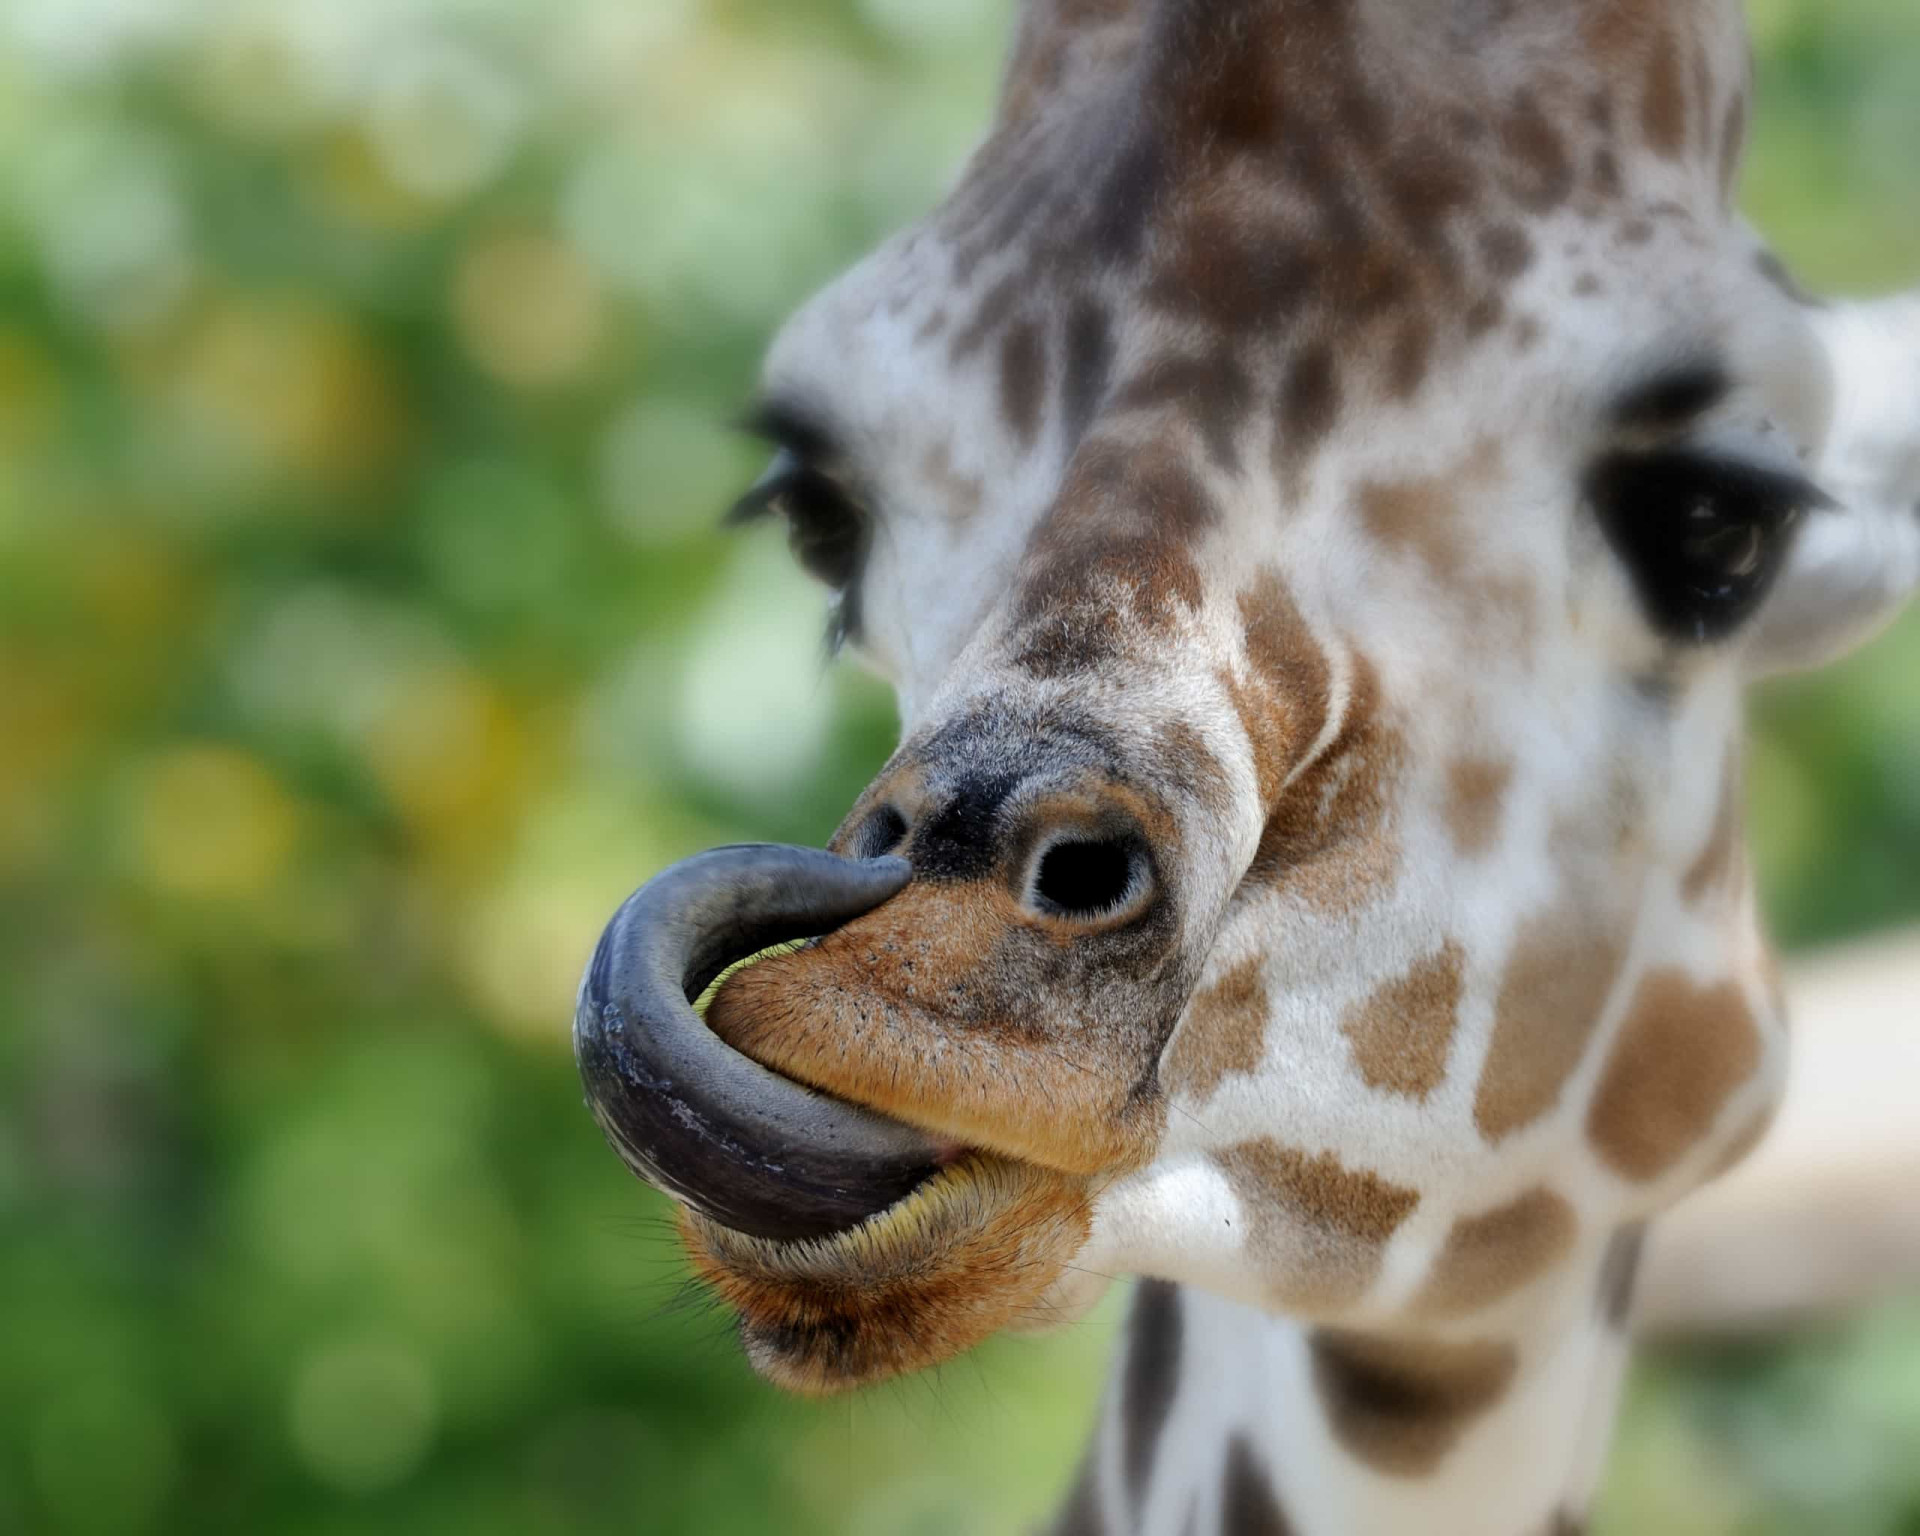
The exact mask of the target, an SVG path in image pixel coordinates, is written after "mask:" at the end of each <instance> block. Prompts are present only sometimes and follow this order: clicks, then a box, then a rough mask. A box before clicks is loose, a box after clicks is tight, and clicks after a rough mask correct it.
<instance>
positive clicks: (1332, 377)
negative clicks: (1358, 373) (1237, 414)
mask: <svg viewBox="0 0 1920 1536" xmlns="http://www.w3.org/2000/svg"><path fill="white" fill-rule="evenodd" d="M1339 416H1340V377H1339V374H1338V372H1337V371H1336V368H1335V364H1334V360H1333V349H1332V348H1331V347H1329V346H1328V345H1327V344H1326V343H1325V342H1318V341H1316V342H1312V343H1310V344H1308V345H1307V346H1305V347H1303V348H1301V350H1300V351H1299V352H1297V353H1296V354H1295V355H1294V357H1293V359H1292V361H1291V362H1290V363H1289V364H1288V365H1287V373H1286V377H1285V379H1284V380H1283V381H1282V382H1281V385H1280V428H1279V436H1278V439H1277V441H1276V444H1275V452H1276V454H1277V455H1278V457H1279V459H1280V461H1281V463H1282V464H1283V465H1285V466H1286V467H1287V468H1288V469H1289V471H1290V472H1297V471H1298V470H1299V468H1300V466H1301V465H1302V464H1304V463H1305V461H1306V459H1307V457H1308V456H1309V455H1310V454H1311V453H1312V452H1313V450H1314V449H1315V448H1316V447H1318V446H1319V443H1320V440H1321V439H1322V438H1323V437H1325V436H1326V435H1327V433H1328V432H1329V431H1331V430H1332V428H1333V424H1334V422H1335V421H1337V420H1338V419H1339Z"/></svg>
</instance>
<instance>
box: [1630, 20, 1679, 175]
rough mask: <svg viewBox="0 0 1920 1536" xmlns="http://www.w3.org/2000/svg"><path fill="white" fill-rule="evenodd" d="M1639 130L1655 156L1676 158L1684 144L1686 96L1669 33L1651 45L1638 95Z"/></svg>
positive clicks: (1676, 47)
mask: <svg viewBox="0 0 1920 1536" xmlns="http://www.w3.org/2000/svg"><path fill="white" fill-rule="evenodd" d="M1640 130H1641V132H1642V133H1644V134H1645V135H1646V139H1647V145H1648V147H1649V148H1651V149H1652V150H1653V151H1654V152H1655V153H1656V154H1660V155H1663V156H1665V157H1666V158H1667V159H1669V160H1673V159H1677V158H1678V157H1679V155H1680V153H1681V151H1682V150H1684V149H1685V148H1686V142H1687V96H1686V86H1685V85H1684V83H1683V82H1682V80H1681V70H1680V52H1679V48H1678V44H1677V40H1676V39H1675V38H1674V36H1673V35H1672V34H1671V33H1668V34H1667V35H1665V36H1663V37H1660V38H1659V39H1657V40H1656V41H1655V43H1654V47H1653V56H1652V58H1650V59H1649V60H1648V61H1647V74H1646V79H1645V81H1644V83H1643V85H1642V88H1641V96H1640Z"/></svg>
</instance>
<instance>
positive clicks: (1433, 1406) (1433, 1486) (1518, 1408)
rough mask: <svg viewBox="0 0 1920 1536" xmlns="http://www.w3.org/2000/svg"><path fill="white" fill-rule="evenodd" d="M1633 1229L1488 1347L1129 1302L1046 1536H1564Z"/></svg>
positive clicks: (1608, 1354)
mask: <svg viewBox="0 0 1920 1536" xmlns="http://www.w3.org/2000/svg"><path fill="white" fill-rule="evenodd" d="M1638 1238H1639V1233H1638V1231H1637V1229H1635V1230H1628V1231H1623V1232H1622V1233H1620V1234H1618V1235H1616V1236H1615V1237H1614V1238H1613V1239H1612V1240H1611V1241H1605V1240H1602V1241H1596V1242H1594V1243H1593V1244H1591V1245H1590V1249H1589V1251H1586V1252H1583V1253H1582V1255H1581V1256H1580V1261H1579V1262H1577V1263H1575V1264H1571V1265H1569V1266H1568V1269H1567V1271H1566V1273H1565V1278H1564V1281H1563V1282H1562V1283H1559V1284H1557V1285H1556V1286H1555V1288H1554V1290H1553V1292H1552V1294H1550V1295H1548V1296H1545V1297H1542V1298H1540V1299H1539V1300H1538V1301H1537V1302H1536V1304H1535V1305H1534V1306H1532V1307H1530V1308H1529V1313H1528V1317H1527V1319H1526V1321H1525V1322H1524V1323H1522V1324H1521V1325H1519V1326H1518V1327H1517V1328H1516V1327H1508V1328H1505V1329H1501V1330H1486V1331H1474V1330H1472V1329H1466V1330H1454V1331H1450V1332H1448V1333H1446V1334H1445V1335H1441V1334H1424V1335H1409V1334H1402V1333H1395V1334H1392V1335H1387V1334H1365V1333H1359V1332H1350V1331H1344V1330H1331V1329H1321V1328H1315V1327H1313V1326H1312V1325H1310V1324H1306V1323H1302V1322H1299V1321H1297V1320H1294V1319H1290V1318H1285V1317H1279V1316H1275V1315H1272V1314H1269V1313H1264V1312H1260V1311H1257V1310H1254V1309H1252V1308H1249V1307H1247V1306H1244V1305H1242V1304H1241V1303H1238V1302H1234V1301H1229V1300H1226V1299H1224V1298H1222V1297H1218V1296H1214V1295H1212V1294H1210V1293H1208V1292H1204V1291H1199V1290H1193V1289H1189V1288H1185V1287H1179V1286H1174V1285H1171V1284H1169V1283H1167V1282H1164V1281H1144V1282H1142V1284H1141V1286H1140V1289H1139V1292H1138V1295H1137V1296H1136V1299H1135V1303H1134V1310H1133V1316H1132V1320H1131V1323H1130V1325H1129V1327H1128V1328H1127V1330H1126V1334H1125V1340H1124V1344H1123V1347H1122V1350H1121V1353H1120V1357H1119V1359H1118V1361H1117V1365H1116V1370H1115V1375H1114V1379H1113V1381H1112V1383H1111V1384H1110V1387H1109V1390H1108V1392H1107V1395H1106V1399H1105V1401H1104V1403H1103V1406H1102V1410H1101V1417H1100V1423H1099V1427H1098V1429H1097V1431H1096V1433H1095V1436H1094V1443H1093V1447H1092V1450H1091V1453H1090V1455H1089V1457H1088V1459H1087V1462H1086V1464H1085V1466H1084V1467H1083V1469H1082V1474H1081V1480H1080V1483H1079V1485H1078V1487H1077V1488H1076V1490H1075V1492H1074V1495H1073V1498H1072V1501H1071V1502H1070V1504H1069V1506H1068V1508H1067V1510H1066V1511H1065V1513H1064V1515H1063V1517H1062V1520H1061V1522H1060V1524H1059V1525H1058V1526H1057V1527H1056V1533H1057V1536H1096V1533H1101V1536H1120V1533H1125V1536H1216V1533H1217V1536H1386V1533H1398V1532H1405V1531H1419V1532H1421V1533H1422V1536H1571V1533H1574V1532H1577V1531H1580V1530H1582V1529H1584V1516H1585V1511H1586V1508H1587V1505H1588V1503H1589V1502H1590V1501H1591V1498H1592V1495H1593V1491H1594V1488H1595V1486H1596V1484H1597V1483H1598V1480H1599V1476H1600V1471H1601V1465H1602V1461H1603V1458H1604V1456H1605V1452H1606V1447H1607V1441H1608V1436H1609V1431H1610V1429H1611V1425H1612V1420H1613V1415H1614V1409H1615V1406H1616V1402H1617V1399H1618V1396H1619V1390H1620V1382H1621V1376H1622V1371H1623V1368H1624V1365H1625V1362H1626V1353H1627V1343H1626V1335H1625V1332H1624V1327H1623V1324H1624V1320H1625V1314H1626V1300H1627V1293H1628V1290H1629V1287H1630V1284H1631V1276H1632V1268H1633V1261H1634V1258H1635V1257H1636V1255H1637V1251H1638Z"/></svg>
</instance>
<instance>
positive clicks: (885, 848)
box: [851, 805, 907, 859]
mask: <svg viewBox="0 0 1920 1536" xmlns="http://www.w3.org/2000/svg"><path fill="white" fill-rule="evenodd" d="M906 836H907V818H906V817H904V816H902V815H901V814H900V812H899V811H898V810H896V809H895V808H894V807H893V806H891V805H883V806H881V807H879V808H878V809H877V810H875V811H874V813H873V814H872V815H871V816H869V817H868V818H867V819H866V820H865V821H864V822H863V823H861V826H860V830H859V831H858V832H857V833H855V834H854V838H853V848H852V850H851V852H852V855H853V857H854V858H858V859H877V858H879V857H880V856H881V855H882V854H888V853H892V852H893V851H894V850H895V849H896V848H898V847H899V846H900V844H901V843H902V842H904V841H905V840H906Z"/></svg>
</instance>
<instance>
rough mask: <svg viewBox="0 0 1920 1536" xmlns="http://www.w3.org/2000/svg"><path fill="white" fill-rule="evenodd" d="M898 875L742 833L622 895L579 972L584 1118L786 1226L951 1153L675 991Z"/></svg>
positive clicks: (679, 1186) (684, 1179) (701, 983)
mask: <svg viewBox="0 0 1920 1536" xmlns="http://www.w3.org/2000/svg"><path fill="white" fill-rule="evenodd" d="M911 873H912V871H911V869H910V867H909V866H908V865H907V864H906V862H905V861H904V860H901V859H863V860H853V859H843V858H840V857H838V856H837V855H835V854H831V853H826V852H823V851H822V850H820V849H814V848H788V847H782V846H779V845H776V844H743V845H738V846H735V847H729V848H716V849H712V850H710V851H709V852H707V853H703V854H696V855H695V856H694V857H693V858H691V859H687V860H684V861H683V862H681V863H679V864H676V865H674V866H673V867H672V868H671V869H668V870H666V871H664V872H663V873H661V874H660V875H658V876H656V877H655V878H654V879H653V880H651V881H649V882H648V883H647V884H646V885H644V886H643V887H641V889H640V890H638V891H636V892H635V893H634V894H633V895H632V896H631V897H629V898H628V899H627V901H626V903H625V904H624V905H623V906H622V907H621V908H620V910H619V912H617V913H616V914H615V915H614V918H613V921H612V922H611V923H609V924H608V926H607V930H606V932H605V934H603V935H602V937H601V940H600V944H599V946H598V948H597V949H596V951H595V955H594V959H593V963H592V964H591V966H590V967H589V968H588V971H587V976H586V979H585V981H584V982H583V984H582V987H581V994H580V1006H579V1009H578V1012H577V1013H576V1015H575V1019H574V1051H575V1055H576V1057H577V1059H578V1061H579V1065H580V1075H581V1080H582V1082H583V1084H584V1085H585V1087H586V1090H587V1097H588V1101H589V1103H590V1104H591V1106H592V1108H593V1111H594V1114H595V1117H596V1118H597V1119H598V1120H599V1121H600V1122H601V1125H602V1126H603V1128H604V1129H605V1130H606V1133H607V1136H608V1139H609V1141H611V1142H612V1143H613V1145H614V1146H615V1148H616V1149H617V1150H618V1151H619V1152H620V1153H621V1155H622V1157H623V1158H625V1160H626V1161H627V1163H628V1164H629V1165H630V1166H631V1167H633V1168H634V1170H635V1171H636V1172H638V1173H639V1174H640V1175H641V1176H642V1177H644V1178H646V1179H647V1180H648V1181H649V1182H651V1183H653V1184H655V1185H656V1186H658V1187H659V1188H661V1189H664V1190H665V1191H666V1192H667V1193H669V1194H671V1195H673V1196H674V1197H675V1198H676V1199H679V1200H681V1201H683V1202H684V1203H685V1204H687V1205H688V1206H690V1207H692V1208H693V1209H694V1210H696V1211H698V1212H700V1213H701V1214H703V1215H705V1216H707V1217H709V1218H711V1219H712V1220H714V1221H716V1222H719V1223H720V1224H721V1225H723V1226H728V1227H732V1228H735V1229H736V1230H739V1231H742V1232H746V1233H749V1234H751V1235H754V1236H760V1237H770V1238H782V1239H798V1238H808V1237H820V1236H825V1235H828V1234H831V1233H834V1232H838V1231H841V1230H844V1229H845V1228H847V1227H851V1226H854V1225H856V1224H858V1223H859V1222H861V1221H863V1220H865V1219H866V1218H867V1217H869V1216H872V1215H874V1214H876V1213H877V1212H879V1211H881V1210H884V1209H885V1208H886V1207H887V1206H889V1205H891V1204H893V1203H894V1202H895V1201H897V1200H899V1199H900V1198H901V1197H902V1196H904V1195H905V1194H907V1193H908V1192H909V1191H911V1190H912V1189H913V1188H914V1186H915V1185H917V1184H918V1183H920V1181H921V1180H922V1179H924V1178H925V1177H927V1175H928V1174H930V1173H932V1172H933V1171H934V1170H935V1169H936V1168H938V1167H941V1166H944V1164H945V1162H949V1161H951V1160H952V1158H953V1157H954V1156H957V1155H959V1153H958V1150H957V1149H949V1148H947V1147H945V1146H943V1145H941V1144H938V1143H936V1142H934V1141H932V1140H931V1139H929V1138H928V1137H926V1136H923V1135H921V1134H920V1133H919V1132H917V1131H915V1130H912V1129H911V1128H910V1127H908V1126H905V1125H902V1124H900V1123H899V1122H898V1121H894V1120H890V1119H888V1118H886V1117H884V1116H882V1115H878V1114H875V1113H873V1112H871V1111H869V1110H865V1109H862V1108H860V1107H858V1106H856V1105H852V1104H847V1103H844V1102H842V1101H841V1100H838V1099H834V1098H831V1097H828V1096H827V1095H825V1094H819V1093H815V1092H813V1091H812V1090H810V1089H807V1088H803V1087H802V1086H800V1085H799V1084H798V1083H795V1082H793V1081H791V1080H790V1079H788V1078H785V1077H782V1076H780V1075H779V1074H778V1073H775V1072H772V1071H770V1070H768V1069H767V1068H766V1067H763V1066H761V1065H760V1064H759V1063H758V1062H756V1061H753V1060H751V1059H750V1058H748V1057H746V1056H744V1055H742V1054H740V1053H739V1052H737V1051H735V1050H733V1049H732V1048H731V1047H729V1046H728V1045H727V1044H726V1043H725V1042H723V1041H722V1040H721V1039H719V1037H718V1036H716V1035H715V1034H714V1033H713V1032H712V1031H711V1030H709V1029H708V1028H707V1027H706V1025H705V1023H704V1022H703V1021H702V1019H701V1017H700V1015H699V1014H698V1013H697V1012H696V1010H695V1007H694V1006H692V1005H690V1004H689V1002H688V998H689V997H690V996H694V995H695V994H698V995H699V996H700V998H701V1002H702V1003H703V1004H704V1003H706V1002H708V1001H710V1000H711V997H712V995H713V993H714V992H715V991H716V990H717V984H718V983H719V982H721V981H723V980H724V979H725V978H726V977H727V976H728V975H730V974H732V973H733V972H734V971H737V970H738V969H739V968H740V966H741V964H742V963H745V964H752V963H755V962H757V961H759V960H761V959H764V958H766V957H767V956H768V955H769V954H771V953H775V952H778V951H780V950H782V949H787V948H792V947H795V946H796V945H797V943H800V942H804V941H806V940H807V939H809V938H812V937H814V936H817V935H819V934H821V933H825V932H828V931H831V930H832V929H834V928H836V927H838V926H839V925H840V924H842V923H845V922H848V921H850V920H851V919H853V918H855V917H858V916H860V915H861V914H862V913H864V912H867V911H870V910H872V909H873V908H874V907H876V906H878V905H880V903H881V902H883V901H885V900H886V899H887V898H888V897H890V896H892V895H893V894H894V893H895V892H896V891H898V890H899V889H900V888H901V887H902V886H904V885H905V884H906V883H907V880H908V878H909V876H910V875H911ZM743 956H744V962H743V961H742V960H741V959H740V958H739V957H743Z"/></svg>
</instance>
